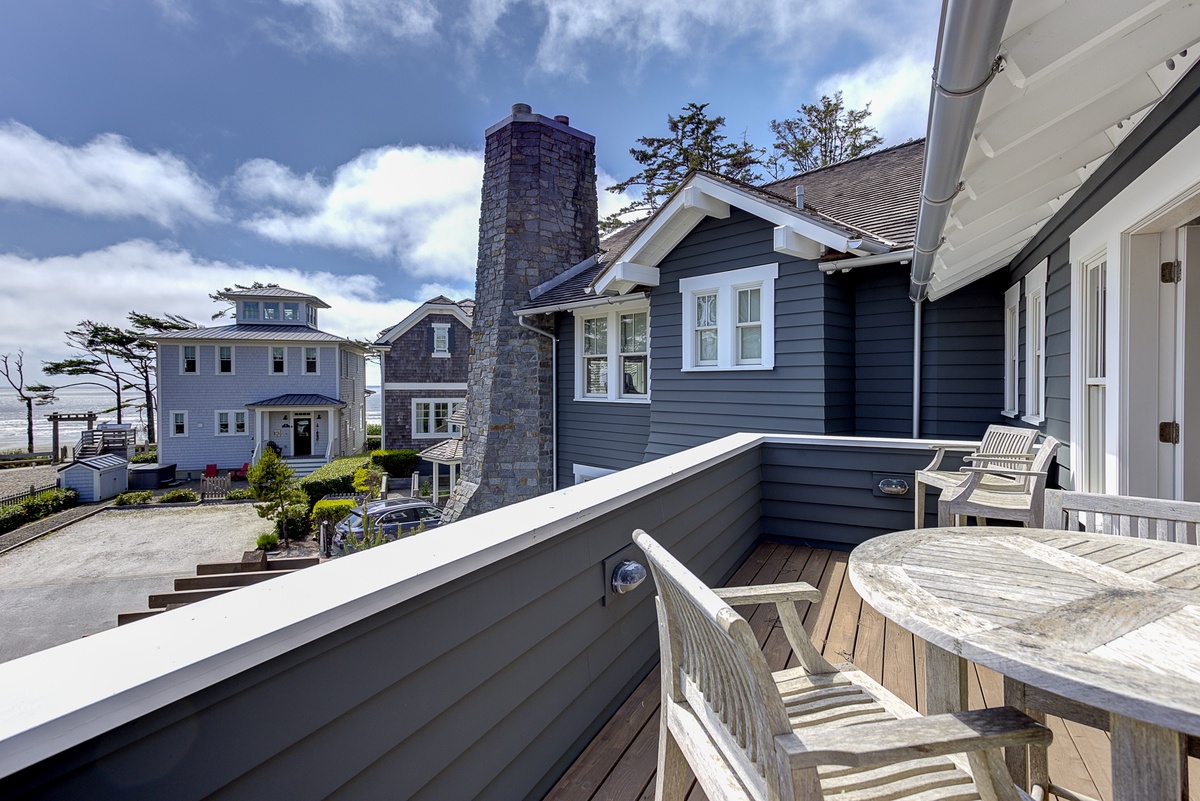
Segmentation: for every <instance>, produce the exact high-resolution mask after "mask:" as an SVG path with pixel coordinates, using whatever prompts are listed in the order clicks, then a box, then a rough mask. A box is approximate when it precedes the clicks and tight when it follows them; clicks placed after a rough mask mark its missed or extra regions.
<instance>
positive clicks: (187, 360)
mask: <svg viewBox="0 0 1200 801" xmlns="http://www.w3.org/2000/svg"><path fill="white" fill-rule="evenodd" d="M183 372H185V373H194V372H196V346H195V345H184V346H183Z"/></svg>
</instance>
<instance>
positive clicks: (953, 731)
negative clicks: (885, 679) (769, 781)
mask: <svg viewBox="0 0 1200 801" xmlns="http://www.w3.org/2000/svg"><path fill="white" fill-rule="evenodd" d="M868 728H869V729H870V732H869V733H868V732H866V731H865V729H860V728H859V727H858V726H846V727H843V728H821V729H817V730H815V731H811V730H801V731H800V732H792V733H791V734H783V735H780V736H778V737H776V738H775V747H776V749H777V751H778V752H779V753H780V754H781V756H783V757H784V758H785V759H787V760H788V762H789V764H790V765H791V767H792V768H793V769H803V768H816V767H820V766H822V765H845V766H849V767H867V766H869V765H882V764H891V763H896V762H903V761H906V760H909V759H921V758H925V757H933V756H945V755H946V754H959V753H966V752H970V751H983V750H986V749H990V748H1006V747H1011V746H1026V745H1049V744H1050V741H1051V740H1052V739H1054V735H1053V733H1052V732H1051V731H1050V730H1049V729H1048V728H1046V727H1045V726H1043V725H1042V724H1040V723H1038V722H1037V721H1035V720H1034V719H1033V718H1031V717H1029V716H1028V715H1026V714H1025V713H1023V712H1018V711H1017V710H1016V709H1013V708H1012V707H998V708H995V709H977V710H974V711H972V712H954V713H951V714H946V715H933V716H932V717H927V718H908V719H905V720H889V721H885V722H883V723H873V724H871V725H870V726H869V727H868Z"/></svg>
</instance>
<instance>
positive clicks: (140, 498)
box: [113, 490, 154, 506]
mask: <svg viewBox="0 0 1200 801" xmlns="http://www.w3.org/2000/svg"><path fill="white" fill-rule="evenodd" d="M153 498H154V493H153V492H151V491H150V490H141V491H139V492H122V493H121V494H120V495H118V496H117V500H116V501H114V502H113V506H141V505H142V504H144V503H150V502H151V500H153Z"/></svg>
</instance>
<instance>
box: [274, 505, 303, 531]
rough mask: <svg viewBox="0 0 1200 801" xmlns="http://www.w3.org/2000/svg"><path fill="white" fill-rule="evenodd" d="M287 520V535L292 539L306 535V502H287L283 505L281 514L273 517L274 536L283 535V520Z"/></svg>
mask: <svg viewBox="0 0 1200 801" xmlns="http://www.w3.org/2000/svg"><path fill="white" fill-rule="evenodd" d="M284 520H287V535H288V537H290V538H291V539H293V540H302V539H304V538H305V537H307V536H308V530H309V528H308V527H309V522H308V504H307V503H303V502H300V503H289V504H288V505H286V506H284V507H283V515H281V516H276V517H275V536H277V537H279V538H282V537H283V521H284Z"/></svg>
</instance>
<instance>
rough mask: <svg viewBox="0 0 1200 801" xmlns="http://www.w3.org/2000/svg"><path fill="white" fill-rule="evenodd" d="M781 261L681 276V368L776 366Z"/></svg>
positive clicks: (719, 368) (709, 368)
mask: <svg viewBox="0 0 1200 801" xmlns="http://www.w3.org/2000/svg"><path fill="white" fill-rule="evenodd" d="M778 277H779V265H778V264H764V265H762V266H759V267H746V268H744V269H741V270H731V271H729V272H726V273H717V274H715V275H701V276H696V277H693V278H683V279H681V280H680V281H679V291H680V293H681V294H682V295H683V332H682V333H683V364H682V369H683V370H685V371H686V370H769V369H772V368H773V367H774V366H775V319H774V318H775V279H776V278H778Z"/></svg>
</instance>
